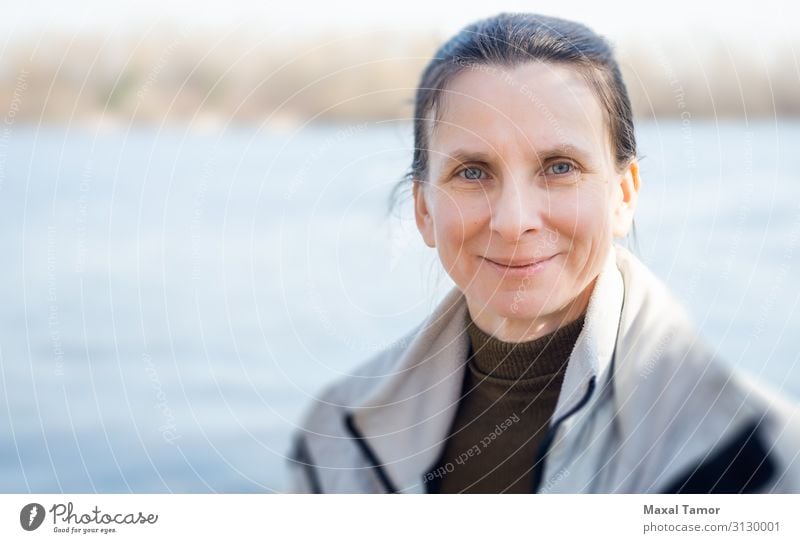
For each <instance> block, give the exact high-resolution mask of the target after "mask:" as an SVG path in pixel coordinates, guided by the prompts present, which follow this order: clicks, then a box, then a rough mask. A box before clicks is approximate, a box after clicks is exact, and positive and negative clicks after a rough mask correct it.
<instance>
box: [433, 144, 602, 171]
mask: <svg viewBox="0 0 800 543" xmlns="http://www.w3.org/2000/svg"><path fill="white" fill-rule="evenodd" d="M440 154H441V155H442V156H444V157H445V166H449V165H450V164H453V163H458V164H461V163H464V162H486V163H489V162H491V161H492V159H493V158H495V155H494V154H490V153H486V152H484V151H475V150H471V149H454V150H453V151H450V152H443V153H440ZM564 155H567V156H574V157H577V158H578V159H579V160H580V161H582V162H585V163H587V164H591V163H592V162H593V161H592V160H591V154H590V153H589V152H588V151H586V150H584V149H582V148H581V147H577V146H575V145H572V144H565V145H558V146H555V147H550V148H549V149H545V150H542V151H538V152H536V157H537V159H538V160H539V162H545V161H546V160H549V159H551V158H554V157H559V156H564Z"/></svg>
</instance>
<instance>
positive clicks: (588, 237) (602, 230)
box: [552, 182, 611, 246]
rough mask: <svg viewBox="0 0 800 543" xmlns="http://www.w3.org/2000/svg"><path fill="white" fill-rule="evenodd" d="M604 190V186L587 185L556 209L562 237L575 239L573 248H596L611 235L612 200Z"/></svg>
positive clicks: (556, 220) (554, 220)
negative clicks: (589, 246)
mask: <svg viewBox="0 0 800 543" xmlns="http://www.w3.org/2000/svg"><path fill="white" fill-rule="evenodd" d="M604 189H605V185H604V184H602V183H600V182H598V183H587V184H586V185H585V186H584V187H581V188H576V189H575V190H574V191H573V193H572V194H571V195H570V197H569V198H563V199H561V201H560V202H559V205H558V206H556V207H555V209H554V213H553V215H552V217H553V222H554V223H556V227H557V228H558V230H559V232H560V233H561V234H563V235H565V236H567V237H569V238H571V240H572V244H573V246H583V245H587V244H592V245H593V244H595V243H596V240H598V239H602V238H605V237H606V235H607V232H609V231H610V228H611V226H610V223H609V200H608V195H607V194H606V192H605V190H604Z"/></svg>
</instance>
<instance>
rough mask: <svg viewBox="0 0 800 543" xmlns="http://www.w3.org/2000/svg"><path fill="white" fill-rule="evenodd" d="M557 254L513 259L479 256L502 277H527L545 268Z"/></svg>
mask: <svg viewBox="0 0 800 543" xmlns="http://www.w3.org/2000/svg"><path fill="white" fill-rule="evenodd" d="M558 254H559V253H556V254H554V255H551V256H547V257H544V258H536V259H523V258H518V259H515V260H493V259H491V258H487V257H481V258H483V260H484V261H485V262H486V263H487V264H488V265H489V267H490V268H492V269H494V270H495V271H497V272H499V273H500V274H502V275H503V276H504V277H506V276H507V277H527V276H529V275H532V274H535V273H538V272H540V271H541V270H543V269H544V268H546V267H547V265H548V264H549V263H550V262H552V260H553V259H554V258H555V257H556V256H558Z"/></svg>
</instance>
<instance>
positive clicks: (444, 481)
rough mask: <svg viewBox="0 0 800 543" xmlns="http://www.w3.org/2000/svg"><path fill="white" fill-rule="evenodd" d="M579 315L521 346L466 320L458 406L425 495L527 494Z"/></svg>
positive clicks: (579, 323)
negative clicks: (467, 342)
mask: <svg viewBox="0 0 800 543" xmlns="http://www.w3.org/2000/svg"><path fill="white" fill-rule="evenodd" d="M584 318H585V313H584V314H583V315H581V316H580V317H579V318H578V319H577V320H575V321H572V322H570V323H567V324H565V325H564V326H562V327H561V328H559V329H557V330H555V331H554V332H552V333H550V334H547V335H546V336H542V337H540V338H537V339H534V340H532V341H527V342H523V343H509V342H505V341H501V340H499V339H497V338H495V337H494V336H492V335H490V334H487V333H485V332H484V331H483V330H481V329H480V328H478V326H477V325H476V324H475V323H474V322H473V321H472V318H471V317H470V315H469V312H467V331H468V333H469V338H470V351H469V356H468V359H467V367H466V371H465V372H464V381H463V385H462V392H461V401H460V402H459V405H458V409H457V412H456V416H455V419H454V421H453V424H452V426H451V429H450V432H449V434H448V436H449V437H448V440H447V442H446V444H445V447H444V451H443V453H442V456H441V457H440V458H439V461H438V463H437V465H436V466H435V467H434V469H433V470H432V471H431V475H429V476H428V477H427V479H428V481H429V482H428V485H429V486H428V489H429V491H430V492H438V493H456V492H479V493H501V492H506V493H525V492H530V491H531V477H532V475H531V474H532V468H533V462H534V459H535V456H536V452H537V449H538V446H539V443H540V442H541V439H542V437H544V435H545V433H546V431H547V427H548V425H549V422H550V418H551V416H552V414H553V411H554V410H555V406H556V402H557V401H558V394H559V392H560V390H561V383H562V381H563V379H564V372H565V370H566V367H567V362H568V361H569V357H570V354H571V353H572V349H573V347H574V346H575V341H576V340H577V338H578V335H579V334H580V332H581V329H582V328H583V321H584Z"/></svg>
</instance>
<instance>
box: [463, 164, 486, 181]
mask: <svg viewBox="0 0 800 543" xmlns="http://www.w3.org/2000/svg"><path fill="white" fill-rule="evenodd" d="M458 173H459V175H462V174H463V177H464V179H469V180H471V181H478V180H480V176H481V174H482V173H483V170H481V169H480V168H475V167H474V166H472V167H469V168H464V169H463V170H461V171H460V172H458Z"/></svg>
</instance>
